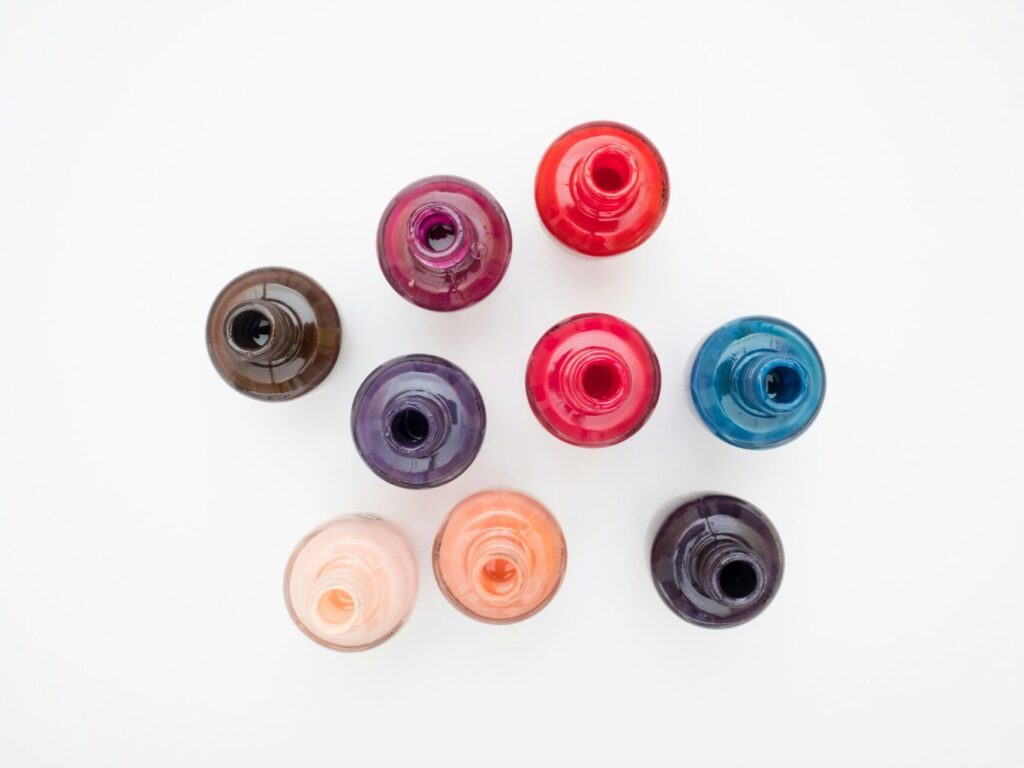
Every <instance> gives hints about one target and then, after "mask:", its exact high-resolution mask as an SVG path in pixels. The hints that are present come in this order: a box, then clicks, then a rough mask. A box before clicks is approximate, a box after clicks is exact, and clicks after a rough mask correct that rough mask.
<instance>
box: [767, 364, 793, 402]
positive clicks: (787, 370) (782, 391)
mask: <svg viewBox="0 0 1024 768" xmlns="http://www.w3.org/2000/svg"><path fill="white" fill-rule="evenodd" d="M802 389H803V381H802V380H801V378H800V373H799V372H798V371H797V370H796V369H794V368H791V367H790V366H788V365H777V366H775V367H774V368H769V369H768V372H767V373H766V374H765V377H764V391H765V393H766V394H767V395H768V399H769V400H774V401H775V402H776V403H779V404H780V405H789V404H790V403H792V402H794V401H795V400H796V399H797V398H798V397H800V392H801V390H802Z"/></svg>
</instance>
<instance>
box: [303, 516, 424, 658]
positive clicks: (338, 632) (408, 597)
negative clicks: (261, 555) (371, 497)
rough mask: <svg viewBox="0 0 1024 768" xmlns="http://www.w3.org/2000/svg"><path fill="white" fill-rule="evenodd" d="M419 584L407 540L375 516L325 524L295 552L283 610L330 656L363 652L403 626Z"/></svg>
mask: <svg viewBox="0 0 1024 768" xmlns="http://www.w3.org/2000/svg"><path fill="white" fill-rule="evenodd" d="M418 585H419V576H418V572H417V568H416V558H415V556H414V555H413V550H412V546H411V545H410V544H409V540H408V539H407V538H406V537H405V534H403V533H402V531H401V530H400V529H399V528H398V526H396V525H395V524H394V523H391V522H389V521H387V520H383V519H381V518H379V517H375V516H373V515H349V516H346V517H339V518H336V519H334V520H331V521H329V522H327V523H324V524H323V525H321V526H320V527H318V528H316V529H314V530H313V531H312V532H310V533H309V534H308V535H307V536H306V537H305V538H304V539H303V540H302V541H300V542H299V545H298V546H297V547H296V548H295V551H294V552H293V553H292V556H291V558H290V559H289V560H288V566H287V568H286V569H285V574H284V594H285V602H286V603H287V605H288V612H289V613H290V614H291V617H292V619H294V621H295V623H296V624H297V625H298V627H299V629H301V630H302V631H303V632H305V633H306V635H307V636H308V637H310V638H311V639H312V640H315V641H316V642H318V643H320V644H321V645H323V646H326V647H327V648H331V649H334V650H338V651H364V650H366V649H368V648H373V647H374V646H377V645H380V644H381V643H383V642H384V641H385V640H387V639H388V638H389V637H391V636H392V635H394V634H395V633H396V632H397V631H398V630H399V629H401V627H402V625H403V624H405V621H406V619H408V617H409V614H410V613H411V612H412V608H413V605H414V604H415V602H416V592H417V589H418Z"/></svg>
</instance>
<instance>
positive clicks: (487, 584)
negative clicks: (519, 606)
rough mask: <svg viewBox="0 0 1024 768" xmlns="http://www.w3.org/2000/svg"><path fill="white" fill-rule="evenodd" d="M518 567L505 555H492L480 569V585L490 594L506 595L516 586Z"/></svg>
mask: <svg viewBox="0 0 1024 768" xmlns="http://www.w3.org/2000/svg"><path fill="white" fill-rule="evenodd" d="M518 575H519V569H518V568H517V567H516V564H515V563H513V562H512V561H511V560H509V559H508V558H506V557H494V558H491V559H490V560H488V561H487V562H486V563H484V565H483V567H482V568H481V569H480V585H481V586H482V587H483V588H484V589H485V590H486V591H487V592H489V593H491V594H492V595H498V596H502V595H507V594H508V593H509V592H511V591H512V590H513V589H515V587H516V583H517V581H518V579H517V576H518Z"/></svg>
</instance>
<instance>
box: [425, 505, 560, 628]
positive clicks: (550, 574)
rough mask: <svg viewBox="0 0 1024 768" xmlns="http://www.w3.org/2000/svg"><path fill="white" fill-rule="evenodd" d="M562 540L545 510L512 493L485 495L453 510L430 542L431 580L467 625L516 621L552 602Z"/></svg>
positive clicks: (556, 524) (557, 527)
mask: <svg viewBox="0 0 1024 768" xmlns="http://www.w3.org/2000/svg"><path fill="white" fill-rule="evenodd" d="M565 562H566V549H565V537H564V536H563V535H562V529H561V527H560V526H559V525H558V521H557V520H555V517H554V515H552V514H551V513H550V512H549V511H548V510H547V508H546V507H545V506H544V505H543V504H541V503H540V502H539V501H537V500H536V499H534V498H531V497H530V496H527V495H526V494H523V493H517V492H515V491H485V492H483V493H478V494H475V495H474V496H470V497H469V498H468V499H465V500H464V501H462V502H460V503H459V504H458V505H457V506H456V507H455V509H453V510H452V511H451V512H450V513H449V515H448V517H447V518H446V519H445V521H444V522H443V523H442V524H441V529H440V530H439V531H438V532H437V538H436V539H435V540H434V553H433V564H434V576H435V577H436V578H437V584H438V586H439V587H440V588H441V592H443V593H444V596H445V597H446V598H448V601H449V602H450V603H451V604H452V605H454V606H455V607H456V608H458V609H459V610H460V611H462V612H463V613H465V614H466V615H467V616H470V617H471V618H474V619H478V620H479V621H486V622H490V623H493V624H509V623H511V622H514V621H521V620H523V619H526V618H529V617H530V616H532V615H533V614H535V613H537V611H539V610H540V609H541V608H543V607H544V606H545V605H547V604H548V602H550V600H551V598H552V597H554V596H555V592H557V591H558V587H559V585H561V583H562V576H563V575H564V574H565Z"/></svg>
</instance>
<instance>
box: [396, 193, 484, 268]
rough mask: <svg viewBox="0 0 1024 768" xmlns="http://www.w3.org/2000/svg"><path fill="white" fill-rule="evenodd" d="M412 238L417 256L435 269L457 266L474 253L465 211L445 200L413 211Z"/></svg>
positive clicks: (410, 234) (411, 243)
mask: <svg viewBox="0 0 1024 768" xmlns="http://www.w3.org/2000/svg"><path fill="white" fill-rule="evenodd" d="M408 242H409V248H410V250H411V252H412V254H413V256H414V257H415V258H416V260H417V261H419V262H420V263H421V264H423V265H424V266H427V267H430V268H433V269H450V268H452V267H455V266H457V265H458V264H460V263H461V262H462V261H463V260H464V259H465V258H466V257H467V256H468V255H469V253H470V248H469V245H470V243H469V238H468V233H467V230H466V222H465V220H464V219H463V216H462V214H461V213H459V211H458V210H457V209H456V208H454V207H452V206H450V205H445V204H443V203H428V204H426V205H422V206H420V207H419V208H418V209H416V210H415V211H414V212H413V213H412V215H411V216H410V218H409V232H408Z"/></svg>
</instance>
